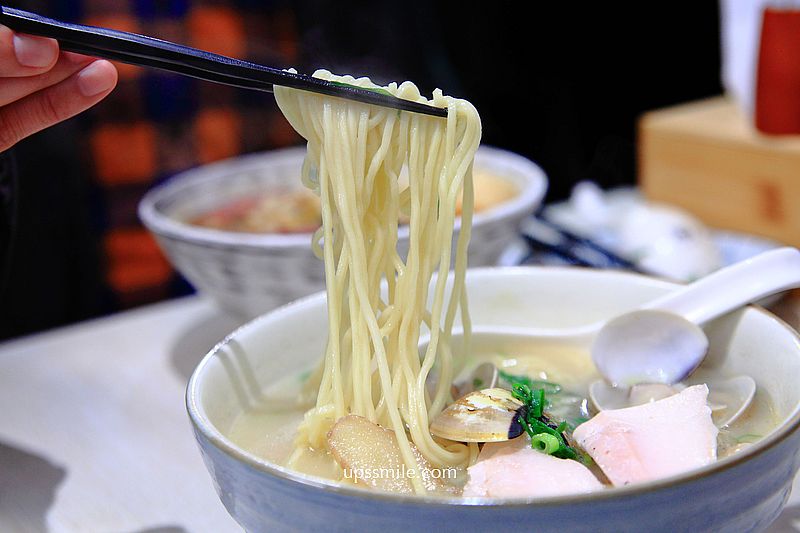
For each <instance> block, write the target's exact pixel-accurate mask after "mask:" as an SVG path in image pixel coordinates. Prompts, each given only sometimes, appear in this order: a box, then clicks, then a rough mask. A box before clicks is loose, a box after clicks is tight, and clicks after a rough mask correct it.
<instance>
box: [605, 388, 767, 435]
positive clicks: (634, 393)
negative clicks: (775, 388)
mask: <svg viewBox="0 0 800 533" xmlns="http://www.w3.org/2000/svg"><path fill="white" fill-rule="evenodd" d="M705 383H706V384H707V385H708V391H709V392H708V403H709V407H711V418H712V420H713V421H714V424H715V425H716V426H717V427H725V426H728V425H730V424H731V423H733V421H734V420H736V419H737V418H738V417H739V416H741V415H742V413H744V412H745V410H746V409H747V407H748V406H749V405H750V402H752V401H753V397H754V396H755V393H756V382H755V381H754V380H753V378H751V377H750V376H735V377H732V378H718V377H709V378H708V379H707V380H706V381H705ZM685 387H686V385H684V384H682V383H676V384H673V385H667V384H664V383H643V384H637V385H634V386H632V387H629V388H627V387H613V386H611V385H609V384H608V383H606V382H605V381H595V382H594V383H592V384H591V386H590V387H589V398H590V399H591V401H592V404H593V405H594V407H595V409H597V410H598V411H603V410H606V409H622V408H625V407H632V406H634V405H642V404H644V403H648V402H653V401H657V400H660V399H662V398H666V397H668V396H672V395H673V394H677V393H678V392H680V391H681V390H682V389H684V388H685Z"/></svg>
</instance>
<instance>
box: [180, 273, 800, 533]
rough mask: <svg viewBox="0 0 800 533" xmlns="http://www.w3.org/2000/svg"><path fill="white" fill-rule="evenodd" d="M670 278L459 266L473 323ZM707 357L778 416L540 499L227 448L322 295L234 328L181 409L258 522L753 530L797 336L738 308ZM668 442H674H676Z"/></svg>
mask: <svg viewBox="0 0 800 533" xmlns="http://www.w3.org/2000/svg"><path fill="white" fill-rule="evenodd" d="M675 287H676V285H674V284H672V283H669V282H665V281H659V280H656V279H653V278H648V277H644V276H638V275H634V274H626V273H622V272H611V271H598V270H588V269H577V268H572V269H570V268H541V267H538V268H537V267H516V268H513V267H510V268H487V269H477V270H471V271H469V272H468V275H467V289H468V293H469V302H470V310H471V315H472V319H473V323H474V325H475V326H476V328H477V327H479V328H481V329H484V330H485V329H486V328H487V327H491V326H528V327H530V326H531V325H535V326H536V327H542V328H562V327H576V326H581V325H584V324H589V323H593V322H595V321H597V320H601V319H606V318H608V317H610V316H612V315H616V314H619V313H622V312H624V311H628V310H631V309H633V308H634V307H636V306H638V305H640V304H641V303H643V302H646V301H649V300H651V299H653V298H655V297H656V296H659V295H661V294H663V293H665V292H667V291H669V290H670V289H672V288H675ZM705 330H706V333H707V334H708V336H709V339H710V345H711V348H710V352H709V357H708V358H707V359H706V361H705V362H704V366H706V367H709V368H715V369H717V370H718V371H719V372H721V373H731V374H739V373H741V374H748V375H750V376H752V377H753V378H754V379H755V380H756V383H757V384H758V386H759V394H766V395H768V396H769V397H770V400H771V403H772V407H773V408H774V412H775V415H776V417H777V419H778V420H780V425H779V427H778V428H777V429H775V430H774V431H773V432H772V433H770V434H769V435H768V436H766V437H765V438H764V439H763V440H761V441H760V442H758V443H757V444H754V445H753V446H751V447H749V448H748V449H746V450H744V451H742V452H740V453H738V454H735V455H734V456H732V457H728V458H726V459H723V460H720V461H718V462H717V463H714V464H712V465H709V466H707V467H704V468H702V469H699V470H696V471H694V472H691V473H688V474H684V475H681V476H675V477H672V478H668V479H664V480H661V481H658V482H652V483H645V484H640V485H635V486H629V487H622V488H615V489H610V490H607V491H603V492H601V493H596V494H594V495H581V496H569V497H557V498H548V499H543V500H538V501H535V502H530V501H524V500H489V501H487V500H469V499H462V500H456V499H453V500H445V499H424V498H420V497H398V496H391V495H385V494H377V493H370V492H366V491H362V490H358V489H353V488H347V487H335V486H331V485H330V484H328V483H326V482H324V481H322V480H319V479H317V478H313V477H309V476H303V475H299V474H296V473H293V472H292V471H290V470H287V469H285V468H282V467H280V466H276V465H275V464H272V463H269V462H267V461H264V460H262V459H259V458H258V457H257V456H255V455H253V454H251V453H249V452H247V451H246V450H244V449H242V448H240V447H238V446H236V445H235V444H234V443H233V442H232V441H231V440H230V439H229V438H228V437H227V432H228V430H229V428H230V427H231V424H232V422H233V420H234V418H235V417H236V416H237V415H238V414H239V413H241V412H242V411H243V410H244V409H246V408H247V406H248V405H257V404H258V401H259V394H260V391H261V390H263V389H264V388H265V387H266V386H268V385H269V384H271V383H274V382H275V381H277V380H279V379H281V378H282V377H284V376H287V375H290V374H295V373H298V372H300V371H301V370H302V369H305V368H307V367H308V366H309V365H311V364H312V362H314V361H316V360H318V358H319V357H320V355H321V354H322V353H323V349H324V346H325V340H326V338H327V331H326V309H325V297H324V294H317V295H314V296H311V297H309V298H306V299H303V300H300V301H298V302H295V303H293V304H290V305H288V306H285V307H282V308H281V309H278V310H276V311H274V312H272V313H269V314H267V315H264V316H262V317H260V318H258V319H256V320H255V321H253V322H250V323H249V324H247V325H245V326H244V327H242V328H240V329H239V330H237V331H236V332H234V333H233V334H231V335H230V336H229V337H228V338H227V339H226V340H225V341H223V342H222V343H220V344H219V345H218V346H217V347H216V348H214V349H213V350H212V351H211V352H210V353H209V354H208V355H206V357H205V358H204V359H203V361H202V362H201V363H200V365H199V366H198V367H197V369H196V370H195V372H194V374H193V375H192V378H191V380H190V382H189V386H188V390H187V406H188V411H189V415H190V418H191V420H192V423H193V425H194V431H195V436H196V438H197V441H198V443H199V445H200V450H201V453H202V455H203V459H204V461H205V463H206V465H207V466H208V469H209V472H210V473H211V476H212V478H213V480H214V484H215V487H216V488H217V491H218V493H219V495H220V498H221V500H222V502H223V504H224V505H225V507H226V508H227V509H228V511H229V512H230V513H231V515H232V516H233V517H234V518H235V519H236V520H237V521H238V522H239V523H240V524H241V525H242V526H243V527H244V528H245V529H246V530H247V531H250V532H258V531H381V532H382V533H389V532H394V531H398V532H400V531H403V532H408V531H431V530H433V529H435V530H436V531H442V532H451V531H452V532H454V533H455V532H458V533H464V532H468V531H500V530H503V531H506V530H507V531H514V530H519V531H528V530H530V529H531V527H532V524H533V525H535V526H533V527H535V529H536V530H537V531H554V532H556V531H557V532H560V533H563V532H564V531H570V532H574V531H578V532H580V531H587V532H588V531H592V532H597V531H614V532H621V531H715V532H716V531H731V532H741V531H757V530H760V529H763V528H765V527H766V526H767V525H768V524H769V523H770V522H771V521H773V520H774V519H775V518H776V517H777V515H778V513H779V512H780V510H781V508H782V507H783V505H784V504H785V502H786V498H787V497H788V494H789V490H790V487H791V483H792V479H793V477H794V475H795V473H796V472H797V469H798V466H799V465H798V449H799V448H800V432H798V427H800V388H798V387H797V382H798V378H800V338H798V335H797V333H795V332H794V331H793V330H791V329H790V328H789V327H788V326H786V325H785V324H784V323H783V322H781V321H780V320H778V319H777V318H775V317H774V316H772V315H770V314H769V313H767V312H765V311H763V310H762V309H760V308H757V307H747V308H744V309H742V310H739V311H737V312H734V313H731V314H729V315H727V316H725V317H723V318H720V319H718V320H716V321H714V322H713V323H711V324H709V325H708V326H707V327H706V328H705ZM676 445H680V444H679V443H676Z"/></svg>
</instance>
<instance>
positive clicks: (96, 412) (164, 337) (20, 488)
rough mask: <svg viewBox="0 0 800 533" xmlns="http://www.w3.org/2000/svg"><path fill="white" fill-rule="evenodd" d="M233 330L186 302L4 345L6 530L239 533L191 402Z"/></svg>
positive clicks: (0, 479) (1, 493) (1, 498)
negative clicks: (197, 375) (198, 438)
mask: <svg viewBox="0 0 800 533" xmlns="http://www.w3.org/2000/svg"><path fill="white" fill-rule="evenodd" d="M237 325H238V321H237V320H234V319H232V318H230V317H228V316H226V315H224V314H222V313H221V312H219V311H217V310H216V309H215V307H214V306H213V305H212V304H211V303H209V302H208V301H206V300H204V299H202V298H200V297H189V298H184V299H180V300H175V301H170V302H166V303H162V304H158V305H154V306H149V307H145V308H142V309H139V310H136V311H132V312H127V313H122V314H119V315H114V316H111V317H108V318H103V319H99V320H94V321H90V322H86V323H81V324H78V325H75V326H71V327H67V328H63V329H58V330H53V331H50V332H46V333H43V334H38V335H34V336H31V337H27V338H22V339H19V340H14V341H11V342H7V343H5V344H2V345H0V531H2V532H16V531H21V532H22V531H44V530H47V531H54V532H62V531H63V532H70V533H72V532H81V533H84V532H86V533H91V532H95V531H96V532H138V531H145V530H147V531H152V530H156V531H170V532H177V531H189V532H206V531H208V532H215V533H225V532H228V531H241V528H239V527H238V526H237V525H236V523H235V522H234V521H233V519H232V518H230V516H229V515H228V514H227V512H226V511H225V508H224V507H223V506H222V504H221V503H220V501H219V499H218V498H217V495H216V493H215V492H214V488H213V485H212V483H211V478H210V477H209V475H208V472H207V471H206V468H205V466H204V465H203V462H202V459H201V458H200V453H199V452H198V449H197V446H196V444H195V441H194V436H193V434H192V430H191V425H190V422H189V418H188V416H187V414H186V409H185V404H184V392H185V387H186V382H187V381H188V378H189V374H190V372H191V371H192V369H193V368H194V366H195V365H196V364H197V363H198V362H199V360H200V358H201V357H202V356H203V354H204V353H205V352H206V351H207V350H208V349H209V348H211V347H212V346H213V345H214V344H215V343H216V342H217V341H219V340H220V339H221V338H222V337H224V336H225V335H226V334H227V333H229V332H230V331H232V330H233V329H234V328H235V327H236V326H237Z"/></svg>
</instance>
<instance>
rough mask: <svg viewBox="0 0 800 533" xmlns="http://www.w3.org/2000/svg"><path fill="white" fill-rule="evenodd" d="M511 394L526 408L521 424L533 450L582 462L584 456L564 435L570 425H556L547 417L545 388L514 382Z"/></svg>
mask: <svg viewBox="0 0 800 533" xmlns="http://www.w3.org/2000/svg"><path fill="white" fill-rule="evenodd" d="M528 381H530V380H528ZM511 394H512V395H513V396H514V398H516V399H517V400H519V401H520V402H522V404H523V405H524V406H525V409H523V412H524V415H523V416H522V417H520V420H519V422H520V425H521V426H522V429H524V430H525V433H527V434H528V436H530V438H531V447H532V448H533V449H535V450H539V451H541V452H544V453H547V454H549V455H552V456H554V457H558V458H560V459H576V460H581V458H582V456H581V455H579V454H578V452H577V451H576V450H575V449H574V448H572V447H571V446H569V445H568V444H567V440H566V438H565V437H564V435H563V433H564V432H565V431H566V430H567V429H568V424H567V423H566V422H561V423H560V424H558V425H556V424H554V423H553V422H552V421H551V420H550V419H549V418H548V417H547V416H545V414H544V408H545V406H547V397H546V394H545V389H544V388H540V389H536V390H531V388H530V387H529V386H528V384H527V383H526V382H525V380H520V381H512V383H511ZM543 443H544V445H543Z"/></svg>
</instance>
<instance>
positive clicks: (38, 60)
mask: <svg viewBox="0 0 800 533" xmlns="http://www.w3.org/2000/svg"><path fill="white" fill-rule="evenodd" d="M57 60H58V43H57V42H56V41H55V40H54V39H46V38H44V37H34V36H33V35H25V34H22V33H14V32H13V31H12V30H11V29H10V28H8V27H6V26H0V77H8V78H12V77H14V78H15V77H21V76H35V75H37V74H41V73H43V72H46V71H48V70H49V69H50V68H52V67H53V65H54V64H55V63H56V61H57Z"/></svg>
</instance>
